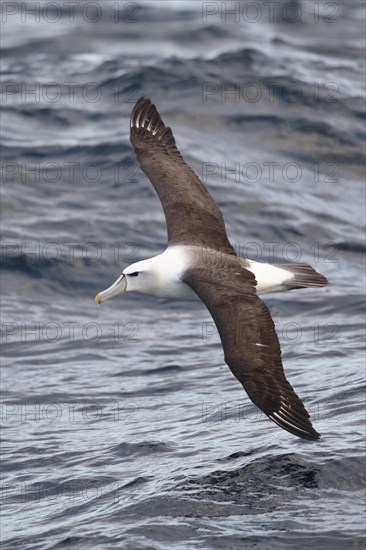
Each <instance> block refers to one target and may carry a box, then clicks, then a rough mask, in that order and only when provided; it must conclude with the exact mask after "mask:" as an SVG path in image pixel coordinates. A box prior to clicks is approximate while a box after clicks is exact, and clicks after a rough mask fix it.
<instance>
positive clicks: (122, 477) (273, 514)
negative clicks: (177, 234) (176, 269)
mask: <svg viewBox="0 0 366 550" xmlns="http://www.w3.org/2000/svg"><path fill="white" fill-rule="evenodd" d="M0 16H1V18H2V19H1V31H2V33H1V34H2V37H1V45H2V59H1V71H2V74H1V79H2V80H1V82H2V83H1V91H2V115H1V145H2V158H1V167H2V168H1V170H2V178H1V180H2V201H1V209H2V249H1V250H2V254H1V260H2V277H1V283H2V284H1V287H2V321H1V329H2V333H1V334H2V336H1V340H2V361H1V386H2V408H1V411H2V418H1V420H2V447H1V449H2V493H1V495H2V496H1V501H2V514H3V515H2V522H1V538H2V547H3V548H4V550H5V549H12V548H22V549H28V548H29V549H31V548H32V549H45V550H46V549H47V550H50V549H59V548H77V549H79V548H80V549H90V548H93V549H103V550H104V549H115V548H123V549H127V550H142V549H144V550H145V549H146V550H147V549H149V550H152V549H154V550H166V549H177V550H178V549H179V550H181V549H186V550H191V549H194V548H197V549H198V548H200V549H202V548H204V549H235V550H236V549H242V548H253V549H261V550H262V549H271V550H273V549H274V550H284V549H292V548H299V549H307V548H316V549H332V550H334V549H337V550H338V549H339V550H344V549H346V548H353V549H357V550H358V549H361V548H363V547H364V545H365V539H364V527H365V515H364V496H365V484H364V471H365V470H364V467H365V451H364V423H365V409H364V379H365V361H364V291H365V278H364V274H365V271H364V222H365V211H364V205H365V187H364V176H365V173H364V172H365V166H364V160H365V157H364V151H365V141H364V140H365V109H364V105H365V104H364V101H365V85H364V81H365V66H364V38H365V36H364V34H365V5H364V2H355V1H347V2H346V1H340V0H336V1H334V2H324V1H323V0H320V1H319V2H312V1H310V0H297V1H292V2H287V1H284V0H282V1H280V0H278V1H277V2H271V1H269V2H266V1H262V0H255V1H252V2H249V1H240V2H203V1H200V0H198V1H196V2H192V1H186V2H183V1H153V0H151V1H140V0H138V1H137V2H127V1H126V2H124V1H115V0H113V1H110V0H97V1H94V2H89V1H87V0H83V1H81V0H75V1H73V2H68V1H66V0H64V1H59V0H57V1H53V2H50V1H46V0H39V1H38V2H30V1H25V2H17V1H13V2H7V1H3V2H2V3H1V13H0ZM141 95H144V96H145V97H150V98H151V100H152V101H153V102H154V103H155V104H156V105H157V107H158V109H159V110H160V112H161V114H162V116H163V118H164V121H165V122H166V124H167V125H169V126H171V127H172V129H173V131H174V135H175V138H176V141H177V144H178V147H179V149H180V151H181V152H182V154H183V156H184V158H185V159H186V160H187V162H188V163H189V164H190V165H191V166H192V167H193V169H194V170H195V171H196V173H197V174H198V175H199V176H200V177H201V179H202V180H203V181H204V182H205V184H206V185H207V187H208V189H209V190H210V192H211V194H212V195H213V197H214V198H215V200H216V201H217V203H218V204H219V206H220V207H221V209H222V211H223V213H224V216H225V220H226V226H227V232H228V235H229V237H230V239H231V242H232V243H233V244H234V245H235V246H236V249H237V251H238V253H239V254H241V255H243V256H247V257H250V258H252V259H254V260H258V261H264V262H266V261H271V262H282V263H283V262H286V261H302V262H308V263H310V264H312V265H313V266H314V267H315V268H316V269H317V270H318V271H319V272H321V273H323V274H324V275H325V276H326V277H328V279H329V281H330V285H329V286H328V287H327V288H322V289H305V290H299V291H292V292H289V293H283V294H272V295H268V296H265V297H264V299H265V302H266V304H268V306H269V308H270V310H271V313H272V316H273V319H274V321H275V323H276V327H277V332H278V336H279V339H280V342H281V346H282V354H283V363H284V367H285V370H286V373H287V376H288V379H289V380H290V382H291V383H292V384H293V386H294V387H295V389H296V391H297V392H298V394H299V395H300V396H301V398H302V399H303V401H304V403H305V405H306V407H307V409H308V410H309V412H310V414H311V417H312V421H313V424H314V427H315V428H316V429H317V430H318V431H319V432H320V433H321V434H322V437H321V439H320V441H319V442H315V443H314V442H308V441H303V440H300V439H298V438H296V437H294V436H292V435H290V434H288V433H287V432H285V431H283V430H281V429H280V428H278V427H277V426H276V425H275V424H273V423H272V422H270V421H269V420H268V419H267V417H266V416H265V415H264V414H262V413H261V412H260V411H259V410H258V409H256V407H255V406H254V405H253V404H252V403H251V401H250V400H249V398H248V397H247V396H246V394H245V393H244V392H243V390H242V388H241V386H240V384H239V383H238V382H237V381H236V380H235V379H234V377H233V376H232V374H231V373H230V371H229V369H228V367H227V366H226V365H225V363H224V358H223V352H222V347H221V344H220V340H219V337H218V334H217V332H216V330H215V328H214V324H213V321H212V319H211V317H210V316H209V313H208V311H207V310H206V308H205V306H204V305H203V304H200V303H189V302H186V303H185V302H178V301H164V300H158V299H154V298H152V297H144V296H141V295H137V294H136V295H133V294H127V295H125V296H121V297H118V298H115V299H113V300H111V301H109V302H107V303H105V304H103V306H102V307H97V306H96V305H95V303H94V296H95V295H96V293H97V292H99V291H101V290H103V289H105V288H106V287H108V286H109V285H110V284H111V283H112V282H113V281H114V280H115V279H116V278H117V277H118V276H119V274H120V273H121V270H122V269H123V268H124V267H126V266H127V265H129V264H130V263H133V262H134V261H137V260H139V259H143V258H148V257H151V256H154V255H156V254H158V253H160V252H162V251H163V250H164V248H165V246H166V226H165V220H164V215H163V211H162V208H161V205H160V202H159V200H158V198H157V196H156V195H155V192H154V190H153V188H152V186H151V184H150V182H149V181H148V179H147V178H146V177H145V175H144V174H143V173H142V172H141V171H140V169H139V167H138V165H137V164H136V159H135V155H134V152H133V150H132V147H131V145H130V142H129V116H130V113H131V110H132V108H133V105H134V103H135V101H136V100H137V99H138V97H140V96H141Z"/></svg>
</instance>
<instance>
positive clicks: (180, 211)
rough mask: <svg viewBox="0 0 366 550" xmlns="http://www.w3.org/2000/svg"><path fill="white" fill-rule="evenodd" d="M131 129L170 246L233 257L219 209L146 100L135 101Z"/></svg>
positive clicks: (154, 109) (171, 135)
mask: <svg viewBox="0 0 366 550" xmlns="http://www.w3.org/2000/svg"><path fill="white" fill-rule="evenodd" d="M130 126H131V143H132V145H133V146H134V148H135V152H136V156H137V160H138V162H139V164H140V166H141V168H142V170H143V171H144V172H145V174H146V175H147V177H148V178H149V179H150V181H151V183H152V184H153V186H154V188H155V190H156V192H157V194H158V195H159V198H160V201H161V204H162V206H163V209H164V213H165V219H166V224H167V231H168V243H169V245H173V244H191V245H192V244H193V245H198V246H202V247H207V248H213V249H216V250H220V251H221V252H224V253H226V254H231V255H235V251H234V249H233V247H232V246H231V244H230V242H229V240H228V238H227V235H226V230H225V223H224V218H223V216H222V213H221V211H220V209H219V207H218V206H217V204H216V203H215V201H214V200H213V198H212V197H211V195H210V194H209V192H208V191H207V189H206V187H205V186H204V185H203V183H202V182H201V181H200V179H199V178H198V177H197V176H196V174H195V173H194V172H193V170H192V169H191V168H190V167H189V166H188V165H187V164H186V162H185V161H184V159H183V158H182V156H181V154H180V152H179V151H178V149H177V147H176V145H175V140H174V137H173V134H172V131H171V129H170V128H167V127H166V126H165V125H164V123H163V121H162V120H161V118H160V115H159V113H158V111H157V109H156V107H155V105H153V104H152V103H151V101H150V100H149V99H145V98H143V97H141V98H140V99H139V100H138V101H137V103H136V105H135V107H134V109H133V111H132V114H131V123H130Z"/></svg>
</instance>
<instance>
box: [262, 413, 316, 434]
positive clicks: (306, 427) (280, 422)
mask: <svg viewBox="0 0 366 550" xmlns="http://www.w3.org/2000/svg"><path fill="white" fill-rule="evenodd" d="M268 418H270V420H272V422H274V423H275V424H277V426H279V427H280V428H282V429H283V430H286V432H289V433H290V434H292V435H296V436H297V437H300V438H301V439H307V440H308V441H319V439H320V438H321V435H320V433H319V432H317V431H316V430H315V428H314V427H313V425H312V423H311V422H310V420H308V419H307V420H304V421H303V422H301V423H297V422H296V423H290V422H288V421H286V420H284V419H283V418H281V417H280V416H279V415H277V414H276V413H272V414H269V415H268Z"/></svg>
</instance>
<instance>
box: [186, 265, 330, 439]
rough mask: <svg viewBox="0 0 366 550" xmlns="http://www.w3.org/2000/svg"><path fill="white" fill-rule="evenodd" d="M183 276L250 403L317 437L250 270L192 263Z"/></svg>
mask: <svg viewBox="0 0 366 550" xmlns="http://www.w3.org/2000/svg"><path fill="white" fill-rule="evenodd" d="M229 260H230V259H229ZM183 280H184V281H185V282H186V283H187V284H188V285H189V286H190V287H191V288H192V289H193V290H194V291H195V292H196V294H198V296H199V297H200V298H201V300H202V301H203V302H204V304H205V305H206V307H207V308H208V310H209V312H210V313H211V315H212V318H213V320H214V321H215V324H216V327H217V330H218V331H219V334H220V338H221V342H222V346H223V349H224V354H225V361H226V363H227V365H228V366H229V368H230V370H231V371H232V373H233V374H234V376H235V377H236V378H237V379H238V380H239V382H240V383H241V384H242V385H243V387H244V389H245V391H246V392H247V394H248V396H249V397H250V399H251V400H252V401H253V403H254V404H255V405H257V407H259V408H260V409H261V410H262V411H263V412H264V413H265V414H266V415H267V416H268V417H269V418H270V419H271V420H273V421H274V422H275V423H276V424H278V425H279V426H280V427H281V428H283V429H284V430H287V431H288V432H290V433H292V434H294V435H297V436H298V437H301V438H303V439H310V440H316V439H319V437H320V435H319V434H318V432H316V431H315V430H314V428H313V426H312V424H311V422H310V419H309V414H308V413H307V411H306V409H305V407H304V405H303V403H302V401H301V400H300V398H299V397H298V396H297V395H296V393H295V391H294V389H293V388H292V386H291V384H290V383H289V382H288V381H287V380H286V376H285V373H284V370H283V367H282V361H281V348H280V344H279V342H278V338H277V334H276V331H275V327H274V323H273V321H272V318H271V315H270V312H269V310H268V308H267V306H266V305H265V304H264V303H263V302H262V300H260V299H259V298H258V296H257V294H256V291H255V279H254V276H253V274H252V273H251V272H249V271H248V270H246V269H244V268H241V267H240V265H239V264H238V263H234V262H231V261H229V262H228V261H226V262H222V263H221V265H220V266H218V265H217V264H216V265H215V267H214V269H213V268H212V266H207V267H206V266H205V267H202V268H200V267H197V268H191V269H189V270H188V271H187V272H186V273H185V274H184V278H183Z"/></svg>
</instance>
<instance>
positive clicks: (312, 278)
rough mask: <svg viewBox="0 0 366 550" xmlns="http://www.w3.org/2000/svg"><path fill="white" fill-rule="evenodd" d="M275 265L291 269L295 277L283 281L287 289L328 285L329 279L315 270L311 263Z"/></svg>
mask: <svg viewBox="0 0 366 550" xmlns="http://www.w3.org/2000/svg"><path fill="white" fill-rule="evenodd" d="M275 267H279V268H280V269H285V270H286V271H289V272H290V273H291V274H292V275H293V277H292V278H290V279H288V280H287V281H284V282H283V285H284V286H286V287H287V290H292V289H295V288H310V287H320V286H327V284H328V279H327V278H326V277H324V275H322V274H321V273H318V272H317V271H315V269H314V268H312V267H311V265H309V264H275Z"/></svg>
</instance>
